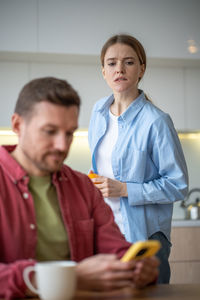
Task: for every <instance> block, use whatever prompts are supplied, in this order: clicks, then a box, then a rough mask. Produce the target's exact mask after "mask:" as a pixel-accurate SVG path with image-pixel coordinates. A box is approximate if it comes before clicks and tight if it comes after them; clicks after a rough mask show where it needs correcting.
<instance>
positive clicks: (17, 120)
mask: <svg viewBox="0 0 200 300" xmlns="http://www.w3.org/2000/svg"><path fill="white" fill-rule="evenodd" d="M22 122H23V118H22V117H21V116H20V115H18V114H17V113H14V114H13V115H12V119H11V123H12V130H13V131H14V132H15V133H16V134H17V135H18V136H19V135H20V131H21V125H22Z"/></svg>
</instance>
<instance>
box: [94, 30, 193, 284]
mask: <svg viewBox="0 0 200 300" xmlns="http://www.w3.org/2000/svg"><path fill="white" fill-rule="evenodd" d="M101 63H102V73H103V77H104V79H105V80H106V82H107V84H108V85H109V87H110V88H111V89H112V92H113V94H112V95H111V96H109V97H105V98H103V99H100V100H99V101H98V102H97V103H96V104H95V106H94V108H93V111H92V116H91V120H90V126H89V144H90V149H91V153H92V171H93V172H95V173H98V174H99V175H100V177H99V178H94V179H92V181H93V182H94V183H95V182H96V186H97V188H99V189H100V191H101V192H102V194H103V196H104V198H105V201H106V202H107V203H108V204H109V205H110V207H111V208H112V210H113V213H114V217H115V221H116V223H117V224H118V226H119V227H120V229H121V232H122V233H123V234H124V235H125V238H126V239H127V240H128V241H129V242H135V241H137V240H145V239H157V240H160V242H161V244H162V249H161V250H160V251H159V253H158V257H159V258H160V261H161V264H160V275H159V280H158V282H159V283H168V282H169V279H170V267H169V262H168V258H169V254H170V247H171V243H170V231H171V219H172V212H173V202H175V201H177V200H181V199H184V198H185V196H186V194H187V186H188V175H187V167H186V163H185V159H184V155H183V152H182V148H181V145H180V142H179V139H178V136H177V133H176V130H175V129H174V126H173V123H172V120H171V118H170V116H169V115H168V114H166V113H164V112H163V111H161V110H160V109H158V108H157V107H156V106H154V105H153V104H152V102H151V101H149V100H148V98H147V97H146V95H145V94H144V92H143V91H142V90H140V89H138V83H139V82H140V80H141V79H142V77H143V75H144V72H145V69H146V55H145V51H144V48H143V46H142V45H141V43H140V42H139V41H138V40H137V39H135V38H134V37H132V36H129V35H116V36H113V37H111V38H110V39H109V40H108V41H107V42H106V43H105V44H104V46H103V48H102V51H101Z"/></svg>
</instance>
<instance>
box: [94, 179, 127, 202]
mask: <svg viewBox="0 0 200 300" xmlns="http://www.w3.org/2000/svg"><path fill="white" fill-rule="evenodd" d="M91 180H92V182H93V183H94V184H95V186H96V187H97V188H98V189H99V190H100V191H101V192H102V195H103V197H104V198H108V197H128V192H127V186H126V183H125V182H121V181H118V180H113V179H110V178H107V177H104V176H99V177H97V178H92V179H91Z"/></svg>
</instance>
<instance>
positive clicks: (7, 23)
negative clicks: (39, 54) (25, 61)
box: [0, 0, 38, 52]
mask: <svg viewBox="0 0 200 300" xmlns="http://www.w3.org/2000/svg"><path fill="white" fill-rule="evenodd" d="M37 21H38V18H37V0H28V1H27V0H17V1H13V0H1V1H0V51H22V52H25V51H31V52H36V51H37V33H38V32H37Z"/></svg>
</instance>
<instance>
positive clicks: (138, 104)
mask: <svg viewBox="0 0 200 300" xmlns="http://www.w3.org/2000/svg"><path fill="white" fill-rule="evenodd" d="M139 92H140V94H139V96H138V97H137V98H136V99H135V100H134V101H133V102H132V103H131V104H130V105H129V106H128V108H127V109H126V110H125V112H123V114H121V115H120V116H119V121H120V120H122V121H124V122H127V123H129V122H131V121H132V120H133V119H134V118H135V117H136V115H137V114H138V113H139V111H140V110H141V109H142V107H143V106H144V105H145V104H146V102H147V100H146V97H145V94H144V92H143V91H142V90H139ZM113 101H114V95H113V94H112V95H111V96H109V97H108V98H107V100H106V101H105V102H104V103H103V105H102V106H101V107H98V108H97V111H99V112H101V113H102V114H104V115H105V114H108V112H109V108H110V105H111V104H112V102H113Z"/></svg>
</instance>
